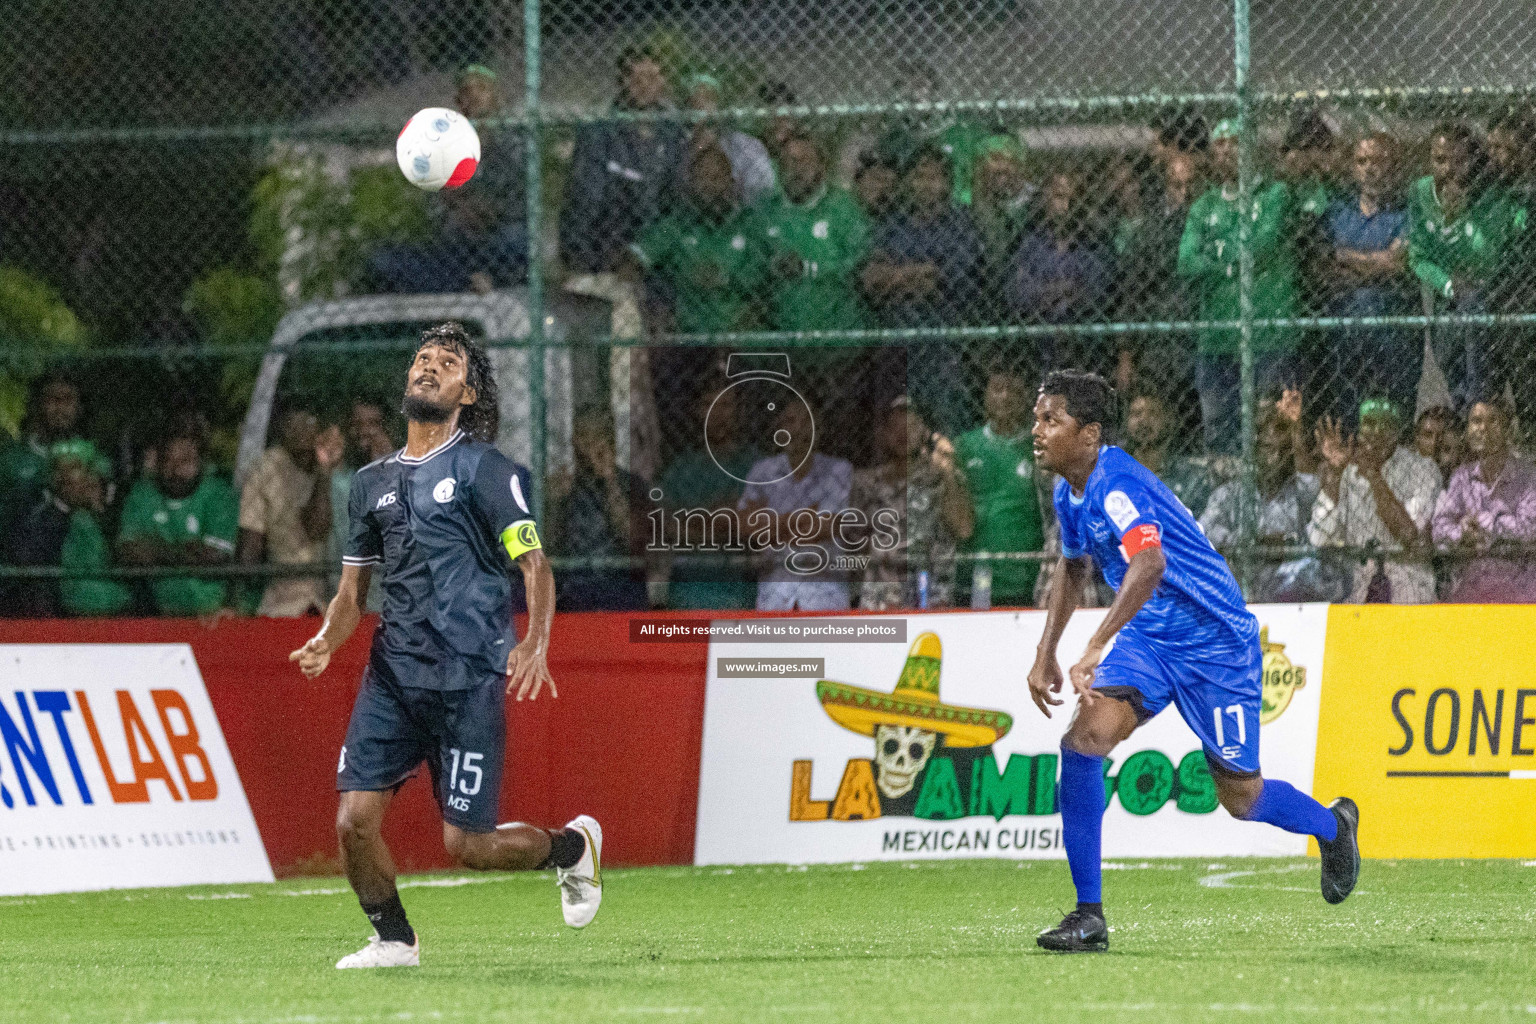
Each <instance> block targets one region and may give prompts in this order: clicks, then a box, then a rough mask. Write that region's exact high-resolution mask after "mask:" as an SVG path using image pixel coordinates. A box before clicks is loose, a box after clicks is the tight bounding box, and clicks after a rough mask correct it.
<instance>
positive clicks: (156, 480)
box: [117, 437, 239, 616]
mask: <svg viewBox="0 0 1536 1024" xmlns="http://www.w3.org/2000/svg"><path fill="white" fill-rule="evenodd" d="M238 519H239V503H238V502H237V501H236V499H235V494H234V491H233V490H232V489H231V488H230V486H229V484H228V483H227V482H225V481H224V480H222V479H220V478H218V477H216V476H214V475H212V474H210V473H206V472H204V469H203V453H202V451H201V450H200V448H199V446H198V443H197V439H196V438H192V437H170V438H167V439H166V440H165V441H164V442H162V443H161V445H160V450H159V455H158V458H157V459H156V461H155V475H154V477H153V478H145V479H142V480H140V481H139V482H138V483H136V484H134V486H133V490H132V491H130V492H129V493H128V500H127V501H126V502H125V503H124V505H123V515H122V520H121V522H120V524H119V526H118V535H117V552H118V557H119V558H120V559H121V560H122V562H123V564H124V565H145V566H149V565H158V566H188V567H194V566H216V565H227V564H229V563H231V562H233V561H234V557H235V536H236V533H237V529H238ZM225 590H226V584H225V581H224V580H222V579H203V578H199V577H197V576H170V577H160V578H157V579H154V580H152V581H151V582H150V591H151V593H153V594H154V598H155V609H156V610H157V611H158V612H159V613H160V614H161V615H177V616H192V615H211V614H213V613H215V612H217V611H218V610H219V609H220V608H222V607H224V597H225Z"/></svg>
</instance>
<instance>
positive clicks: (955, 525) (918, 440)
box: [848, 193, 975, 611]
mask: <svg viewBox="0 0 1536 1024" xmlns="http://www.w3.org/2000/svg"><path fill="white" fill-rule="evenodd" d="M946 197H947V193H946ZM875 446H876V452H877V454H876V458H877V459H878V462H877V463H876V464H875V465H874V466H871V467H869V468H868V469H858V470H854V473H853V483H852V485H851V487H850V489H849V497H848V504H849V506H850V507H851V508H854V509H856V510H858V511H859V512H861V513H862V514H861V515H860V517H859V522H861V523H863V524H874V523H880V522H881V520H882V517H889V520H890V521H888V522H886V523H885V526H886V528H887V529H886V532H887V533H894V535H895V542H894V543H884V542H881V541H880V540H879V539H878V538H877V537H876V536H875V535H874V534H873V532H871V536H870V538H869V539H870V541H871V546H870V549H869V553H870V560H869V562H868V564H867V565H866V566H865V569H864V578H863V580H862V581H861V582H860V584H859V608H860V609H861V610H865V611H887V610H890V609H893V608H919V607H927V608H948V607H950V606H951V605H953V604H954V595H955V549H956V545H957V544H959V543H963V542H964V541H965V540H967V539H968V538H969V537H970V535H971V531H972V529H973V528H974V525H975V520H974V513H973V511H972V508H971V495H970V492H969V491H968V489H967V488H966V485H965V475H964V474H963V473H961V472H960V471H959V469H958V467H957V466H956V464H955V448H954V445H953V444H952V443H950V440H949V438H947V437H945V436H944V435H943V434H941V433H937V432H935V431H933V430H931V429H930V428H929V426H928V424H927V422H926V421H925V420H924V419H923V417H922V415H921V414H920V413H918V411H917V410H916V409H915V408H914V407H913V404H912V402H911V401H909V400H908V398H907V397H906V396H905V395H902V396H899V397H897V398H895V399H893V400H892V401H891V403H890V405H889V406H887V407H886V411H885V415H884V417H882V418H881V420H880V423H879V426H878V433H877V434H876V435H875ZM921 573H927V574H928V583H927V587H926V591H925V589H924V588H923V587H922V586H921V585H920V582H919V574H921Z"/></svg>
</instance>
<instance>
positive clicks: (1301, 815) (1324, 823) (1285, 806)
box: [1062, 770, 1339, 857]
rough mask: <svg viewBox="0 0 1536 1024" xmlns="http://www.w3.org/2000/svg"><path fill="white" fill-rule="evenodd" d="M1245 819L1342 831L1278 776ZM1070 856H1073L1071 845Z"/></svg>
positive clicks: (1322, 835)
mask: <svg viewBox="0 0 1536 1024" xmlns="http://www.w3.org/2000/svg"><path fill="white" fill-rule="evenodd" d="M1062 781H1063V784H1065V781H1066V772H1065V770H1063V772H1062ZM1063 788H1065V785H1063ZM1243 820H1245V821H1265V822H1268V823H1269V824H1271V825H1274V826H1276V827H1277V828H1283V829H1285V830H1286V831H1287V832H1296V833H1299V834H1301V835H1306V836H1316V837H1317V838H1319V839H1323V840H1327V841H1329V842H1332V841H1333V840H1334V839H1336V838H1337V837H1338V834H1339V822H1338V819H1337V818H1335V817H1334V816H1333V812H1332V811H1330V810H1329V809H1328V808H1326V807H1324V806H1323V805H1322V804H1320V803H1318V802H1317V801H1316V800H1313V799H1312V798H1311V797H1310V796H1307V794H1305V793H1303V792H1302V791H1301V790H1299V789H1297V788H1296V787H1295V786H1293V785H1291V784H1290V783H1289V782H1281V781H1280V780H1279V779H1265V780H1264V788H1263V789H1261V790H1259V798H1258V799H1257V800H1255V801H1254V802H1253V806H1252V807H1250V808H1248V813H1247V815H1245V816H1244V819H1243ZM1067 855H1068V856H1069V857H1070V856H1071V848H1070V847H1068V852H1067Z"/></svg>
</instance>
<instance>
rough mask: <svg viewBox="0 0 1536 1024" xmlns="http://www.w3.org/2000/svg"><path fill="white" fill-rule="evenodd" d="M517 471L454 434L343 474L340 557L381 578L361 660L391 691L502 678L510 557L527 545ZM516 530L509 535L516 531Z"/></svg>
mask: <svg viewBox="0 0 1536 1024" xmlns="http://www.w3.org/2000/svg"><path fill="white" fill-rule="evenodd" d="M527 486H528V479H527V470H525V469H523V467H521V466H519V465H517V464H516V463H514V462H512V460H510V459H508V458H507V457H506V456H505V455H503V454H501V452H499V451H497V450H496V449H495V448H494V447H493V446H491V445H488V444H485V443H483V442H480V441H475V440H471V439H470V438H468V437H466V436H465V435H464V434H463V432H462V431H455V432H454V434H453V436H452V437H450V438H449V439H448V440H447V441H445V442H444V443H443V444H441V445H440V446H438V447H437V448H435V449H433V450H432V451H430V452H428V453H427V454H426V455H423V456H421V457H420V458H411V457H409V456H407V455H406V454H405V453H404V452H403V451H398V452H395V453H394V454H393V455H387V456H385V457H384V458H382V459H380V460H379V461H377V462H374V463H371V464H369V465H367V466H364V467H363V468H362V469H360V470H358V471H357V474H356V475H355V476H354V477H353V478H352V493H351V496H350V498H349V500H348V508H347V513H348V517H349V519H350V531H349V534H348V539H347V546H346V551H345V552H344V554H343V557H342V561H343V562H344V563H345V564H348V565H369V566H375V567H377V568H378V569H381V570H382V572H383V576H384V578H383V590H384V609H383V616H382V618H381V621H380V624H379V629H378V632H377V633H376V634H375V635H374V639H373V652H372V657H371V660H370V665H371V667H372V668H373V669H375V670H376V671H378V672H381V673H387V674H388V675H389V676H391V677H392V678H393V679H394V681H395V682H397V683H398V684H399V685H401V686H413V687H421V688H425V689H434V690H463V689H469V688H471V687H474V686H477V685H479V684H481V683H482V682H484V680H485V678H486V677H487V676H493V675H500V674H502V673H505V671H506V667H507V654H508V652H509V651H510V650H511V646H512V644H513V643H514V642H515V641H516V637H515V636H514V635H513V630H512V608H511V600H512V580H511V576H510V573H511V570H512V561H511V558H510V557H509V549H508V548H506V547H504V546H503V535H504V534H505V533H506V532H507V531H508V530H509V529H513V528H516V529H515V530H514V537H515V538H516V542H515V547H516V549H517V550H519V551H523V550H528V549H531V548H536V547H539V540H538V531H537V530H536V529H535V527H534V523H533V515H532V513H530V512H529V510H528V502H527V499H526V493H527V491H526V488H527ZM519 531H520V532H519Z"/></svg>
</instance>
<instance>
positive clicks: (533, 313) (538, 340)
mask: <svg viewBox="0 0 1536 1024" xmlns="http://www.w3.org/2000/svg"><path fill="white" fill-rule="evenodd" d="M539 45H540V36H539V0H523V78H524V86H523V112H524V115H525V117H524V123H525V124H526V125H527V129H526V130H527V132H528V139H527V146H526V147H525V149H524V152H525V154H526V156H527V161H528V167H527V175H526V177H527V179H528V187H527V190H528V396H529V402H528V415H529V417H530V418H531V422H530V423H529V424H528V437H529V462H530V463H531V465H530V466H529V467H528V470H529V472H530V473H531V474H532V476H533V494H532V496H531V499H532V501H533V515H534V518H535V519H537V520H539V521H540V522H543V520H544V477H545V471H546V468H547V461H548V460H547V459H546V455H547V451H546V449H547V446H548V440H549V439H548V424H547V422H546V421H547V417H548V409H549V403H548V402H547V401H546V399H545V395H544V353H545V347H544V260H543V258H542V257H543V244H542V243H543V235H544V179H543V174H544V142H543V137H542V133H541V132H540V130H539V129H540V119H539V112H540V103H541V100H540V97H539V85H540V78H541V74H542V69H541V68H540V66H539V56H540V53H539Z"/></svg>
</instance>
